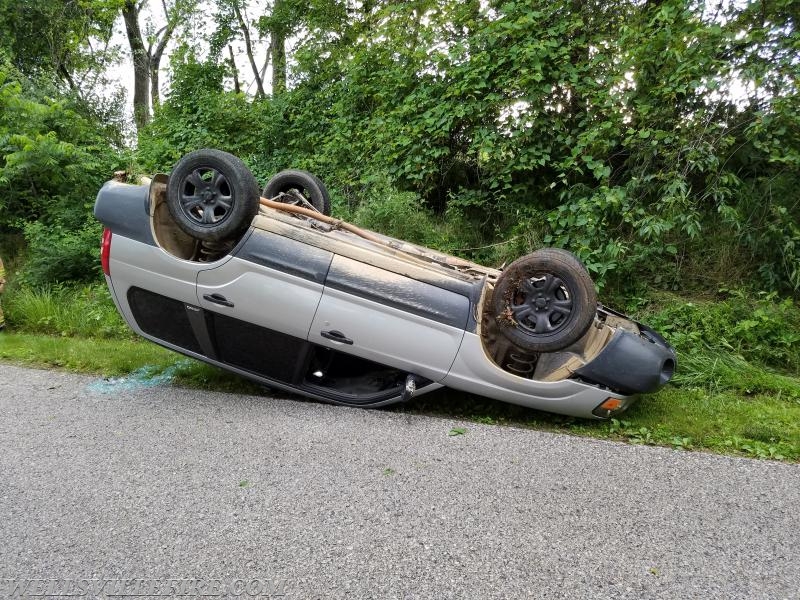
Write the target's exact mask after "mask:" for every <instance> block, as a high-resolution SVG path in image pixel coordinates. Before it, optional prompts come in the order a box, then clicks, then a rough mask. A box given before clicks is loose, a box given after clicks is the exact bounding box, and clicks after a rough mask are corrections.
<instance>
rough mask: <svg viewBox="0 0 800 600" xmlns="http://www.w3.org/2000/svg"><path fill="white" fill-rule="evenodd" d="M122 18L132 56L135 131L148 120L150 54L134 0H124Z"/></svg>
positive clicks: (140, 128) (139, 129) (142, 126)
mask: <svg viewBox="0 0 800 600" xmlns="http://www.w3.org/2000/svg"><path fill="white" fill-rule="evenodd" d="M122 18H123V19H124V21H125V31H126V33H127V34H128V44H129V45H130V48H131V55H132V57H133V119H134V121H135V122H136V129H137V131H141V130H142V128H144V127H145V125H147V124H148V123H149V122H150V98H149V91H150V90H149V89H148V88H149V87H150V56H149V55H148V52H147V50H146V49H145V47H144V39H143V38H142V31H141V29H140V28H139V9H138V8H137V6H136V2H135V0H126V1H125V3H124V4H123V6H122Z"/></svg>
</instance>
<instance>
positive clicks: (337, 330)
mask: <svg viewBox="0 0 800 600" xmlns="http://www.w3.org/2000/svg"><path fill="white" fill-rule="evenodd" d="M469 307H470V302H469V299H468V298H467V297H466V296H462V295H460V294H457V293H455V292H452V291H449V290H445V289H443V288H440V287H437V286H435V285H432V284H430V283H425V282H422V281H419V280H416V279H413V278H411V277H407V276H405V275H402V274H399V273H395V272H392V271H388V270H385V269H382V268H379V267H376V266H373V265H368V264H365V263H362V262H359V261H356V260H353V259H351V258H346V257H344V256H340V255H336V256H334V258H333V261H332V262H331V265H330V270H329V271H328V276H327V279H326V284H325V290H324V293H323V294H322V299H321V301H320V303H319V307H318V309H317V311H316V315H315V316H314V320H313V322H312V324H311V330H310V332H309V335H308V339H309V341H311V342H314V343H316V344H320V345H323V346H327V347H329V348H335V349H337V350H340V351H342V352H347V353H350V354H354V355H356V356H360V357H362V358H366V359H368V360H371V361H374V362H377V363H381V364H385V365H389V366H391V367H395V368H397V369H400V370H403V371H407V372H409V373H414V374H417V375H421V376H423V377H426V378H428V379H431V380H433V381H439V380H441V379H443V378H444V376H445V375H447V372H448V371H449V370H450V366H451V365H452V363H453V360H454V359H455V356H456V353H457V352H458V348H459V346H460V344H461V340H462V339H463V337H464V328H465V326H466V323H467V318H468V315H469Z"/></svg>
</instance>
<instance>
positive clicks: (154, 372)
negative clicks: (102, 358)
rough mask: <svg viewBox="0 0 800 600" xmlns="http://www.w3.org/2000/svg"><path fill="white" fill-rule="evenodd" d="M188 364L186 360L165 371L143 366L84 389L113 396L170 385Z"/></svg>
mask: <svg viewBox="0 0 800 600" xmlns="http://www.w3.org/2000/svg"><path fill="white" fill-rule="evenodd" d="M189 364H190V361H188V360H182V361H179V362H177V363H175V364H173V365H170V366H169V367H167V368H166V369H160V368H159V367H155V366H152V365H145V366H144V367H142V368H140V369H136V370H135V371H133V372H132V373H131V374H130V375H125V376H124V377H109V378H104V379H98V380H97V381H93V382H92V383H90V384H89V385H87V386H86V388H87V389H88V390H89V391H91V392H97V393H100V394H115V393H118V392H127V391H131V390H136V389H141V388H151V387H156V386H159V385H167V384H170V383H172V380H173V379H174V378H175V374H176V373H177V372H178V371H179V370H180V369H181V368H183V367H186V366H187V365H189Z"/></svg>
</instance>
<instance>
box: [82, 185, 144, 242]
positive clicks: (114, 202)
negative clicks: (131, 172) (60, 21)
mask: <svg viewBox="0 0 800 600" xmlns="http://www.w3.org/2000/svg"><path fill="white" fill-rule="evenodd" d="M149 195H150V188H149V186H146V185H129V184H126V183H119V182H118V181H107V182H106V183H105V184H104V185H103V187H102V188H100V191H99V192H98V194H97V199H96V200H95V203H94V216H95V217H96V218H97V220H98V221H100V222H101V223H102V224H103V225H104V226H105V227H108V228H109V229H110V230H111V231H112V232H113V233H114V235H121V236H124V237H126V238H130V239H132V240H136V241H137V242H142V243H143V244H147V245H148V246H155V245H156V241H155V240H154V239H153V232H152V230H151V229H150V217H149V215H148V214H147V212H146V211H145V210H144V208H143V206H144V205H145V203H146V202H147V198H148V197H149Z"/></svg>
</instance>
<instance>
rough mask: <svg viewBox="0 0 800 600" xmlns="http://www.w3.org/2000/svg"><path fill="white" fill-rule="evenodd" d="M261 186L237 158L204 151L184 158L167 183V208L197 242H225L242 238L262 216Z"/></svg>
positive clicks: (210, 150)
mask: <svg viewBox="0 0 800 600" xmlns="http://www.w3.org/2000/svg"><path fill="white" fill-rule="evenodd" d="M259 198H260V194H259V192H258V182H257V181H256V179H255V177H253V174H252V173H251V172H250V169H248V168H247V166H246V165H245V164H244V163H243V162H242V161H241V160H240V159H238V158H237V157H235V156H233V155H232V154H228V153H227V152H223V151H221V150H212V149H208V148H206V149H203V150H197V151H195V152H190V153H189V154H187V155H185V156H184V157H182V158H181V159H180V160H179V161H178V162H177V163H176V164H175V168H174V169H173V170H172V173H170V176H169V181H168V182H167V207H168V209H169V212H170V214H171V215H172V218H173V219H175V222H176V223H177V224H178V226H179V227H180V228H181V229H182V230H183V231H185V232H186V233H187V234H189V235H190V236H192V237H193V238H195V239H198V240H202V241H208V242H221V241H225V240H229V239H231V238H234V237H236V236H238V235H240V234H241V233H242V232H243V231H244V230H245V229H247V228H248V227H249V226H250V223H251V222H252V220H253V218H254V217H255V216H256V214H258V206H259Z"/></svg>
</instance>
